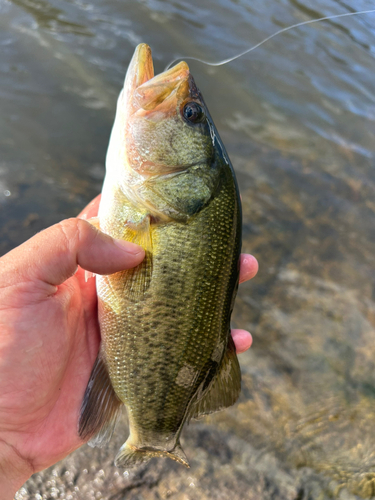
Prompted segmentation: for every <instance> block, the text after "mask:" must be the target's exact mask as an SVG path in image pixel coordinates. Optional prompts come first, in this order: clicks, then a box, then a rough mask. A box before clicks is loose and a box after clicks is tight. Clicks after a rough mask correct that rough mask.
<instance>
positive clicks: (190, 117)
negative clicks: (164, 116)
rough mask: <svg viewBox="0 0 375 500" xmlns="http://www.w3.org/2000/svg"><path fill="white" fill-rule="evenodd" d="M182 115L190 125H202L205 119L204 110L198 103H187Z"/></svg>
mask: <svg viewBox="0 0 375 500" xmlns="http://www.w3.org/2000/svg"><path fill="white" fill-rule="evenodd" d="M182 115H183V117H184V118H185V120H186V121H187V122H190V123H200V122H202V121H203V120H204V118H205V114H204V111H203V108H202V106H200V105H199V104H198V103H197V102H188V103H186V104H185V106H184V109H183V110H182Z"/></svg>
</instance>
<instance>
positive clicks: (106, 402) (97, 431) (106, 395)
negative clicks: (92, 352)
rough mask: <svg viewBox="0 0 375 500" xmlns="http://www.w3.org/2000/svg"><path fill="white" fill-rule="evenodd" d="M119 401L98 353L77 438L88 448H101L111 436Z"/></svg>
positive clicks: (82, 409) (83, 404) (82, 410)
mask: <svg viewBox="0 0 375 500" xmlns="http://www.w3.org/2000/svg"><path fill="white" fill-rule="evenodd" d="M121 405H122V403H121V401H120V400H119V398H118V397H117V396H116V393H115V391H114V390H113V387H112V384H111V381H110V378H109V375H108V370H107V367H106V366H105V364H104V362H103V359H102V358H101V355H100V353H99V354H98V357H97V358H96V361H95V365H94V368H93V369H92V372H91V376H90V380H89V383H88V384H87V387H86V392H85V395H84V398H83V402H82V406H81V416H80V419H79V431H78V432H79V436H80V437H81V438H82V439H83V440H86V439H88V438H91V439H90V442H89V444H90V446H99V447H101V446H103V445H104V444H106V443H107V442H108V441H109V440H110V439H111V436H112V434H113V431H114V428H115V425H116V420H117V416H118V414H119V411H120V409H121Z"/></svg>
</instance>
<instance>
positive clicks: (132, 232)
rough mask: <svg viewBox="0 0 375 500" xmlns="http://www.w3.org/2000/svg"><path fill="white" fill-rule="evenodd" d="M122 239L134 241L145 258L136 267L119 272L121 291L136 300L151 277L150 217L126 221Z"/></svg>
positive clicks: (148, 283) (147, 286)
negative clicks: (140, 248)
mask: <svg viewBox="0 0 375 500" xmlns="http://www.w3.org/2000/svg"><path fill="white" fill-rule="evenodd" d="M123 239H124V240H127V241H131V242H132V243H136V244H137V245H139V246H141V247H142V248H143V249H144V251H145V258H144V259H143V261H142V262H141V263H140V264H139V265H138V266H137V267H134V268H132V269H128V270H126V271H123V272H122V273H121V274H122V276H121V279H122V280H123V285H124V286H123V293H125V294H126V295H127V296H128V298H130V299H131V300H134V301H136V300H138V299H140V298H141V297H143V295H144V293H145V292H146V290H147V289H148V288H149V286H150V283H151V279H152V270H153V245H152V235H151V227H150V217H149V216H146V217H145V218H144V219H143V220H142V222H140V223H138V224H134V223H131V222H128V223H127V224H126V227H125V230H124V235H123Z"/></svg>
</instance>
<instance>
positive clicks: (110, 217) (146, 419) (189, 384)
mask: <svg viewBox="0 0 375 500" xmlns="http://www.w3.org/2000/svg"><path fill="white" fill-rule="evenodd" d="M106 168H107V170H106V178H105V181H104V186H103V194H102V199H101V203H100V209H99V223H100V229H101V230H102V231H104V232H105V233H107V234H109V235H111V236H112V237H114V238H122V239H124V240H128V241H132V242H134V243H137V244H138V245H141V246H142V247H143V248H144V249H145V253H146V256H145V259H144V261H143V262H142V263H141V264H140V265H139V266H137V267H136V268H134V269H130V270H126V271H122V272H118V273H115V274H112V275H110V276H97V278H96V279H97V292H98V302H99V322H100V329H101V336H102V343H101V348H100V352H99V355H98V358H97V360H96V363H95V366H94V368H93V371H92V373H91V378H90V380H89V383H88V386H87V389H86V392H85V396H84V400H83V403H82V408H81V416H80V422H79V434H80V436H81V437H82V438H83V439H88V438H91V441H90V443H89V444H91V445H93V446H103V445H104V444H105V443H107V441H108V440H109V439H110V437H111V435H112V433H113V430H114V426H115V423H116V419H117V416H118V414H119V410H120V408H121V407H122V405H125V407H126V410H127V414H128V419H129V429H130V435H129V437H128V439H127V441H126V442H125V444H124V445H123V446H122V447H121V449H120V451H119V453H118V455H117V457H116V459H115V464H116V465H117V466H119V467H131V466H134V465H137V464H140V463H142V462H146V461H148V460H149V459H151V458H152V457H159V456H165V457H169V458H172V459H174V460H176V461H178V462H180V463H182V464H184V465H186V466H187V467H188V466H189V464H188V461H187V458H186V456H185V454H184V452H183V450H182V448H181V445H180V441H179V437H180V433H181V430H182V427H183V425H184V423H185V422H186V421H188V420H190V419H191V418H197V417H199V416H201V415H206V414H209V413H213V412H215V411H218V410H221V409H223V408H226V407H228V406H230V405H232V404H233V403H234V402H235V401H236V399H237V398H238V395H239V392H240V386H241V375H240V368H239V364H238V360H237V356H236V353H235V348H234V344H233V340H232V337H231V335H230V316H231V312H232V309H233V303H234V297H235V294H236V291H237V286H238V276H239V254H240V247H241V206H240V199H239V192H238V187H237V183H236V179H235V175H234V172H233V168H232V166H231V164H230V161H229V159H228V156H227V153H226V151H225V148H224V146H223V144H222V142H221V140H220V138H219V136H218V133H217V131H216V128H215V126H214V124H213V121H212V119H211V117H210V114H209V112H208V110H207V107H206V105H205V103H204V100H203V98H202V95H201V93H200V92H199V90H198V88H197V87H196V85H195V82H194V79H193V77H192V75H191V74H190V71H189V68H188V66H187V64H186V63H185V62H181V63H179V64H177V65H176V66H174V67H173V68H171V69H170V70H168V71H166V72H164V73H161V74H160V75H158V76H154V70H153V63H152V57H151V50H150V48H149V47H148V46H147V45H146V44H141V45H139V46H138V47H137V49H136V51H135V54H134V56H133V59H132V61H131V63H130V66H129V69H128V72H127V75H126V79H125V85H124V88H123V90H122V92H121V94H120V96H119V99H118V104H117V113H116V119H115V123H114V126H113V130H112V134H111V139H110V144H109V149H108V153H107V162H106Z"/></svg>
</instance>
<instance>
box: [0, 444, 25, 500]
mask: <svg viewBox="0 0 375 500" xmlns="http://www.w3.org/2000/svg"><path fill="white" fill-rule="evenodd" d="M32 473H33V470H32V466H31V464H29V463H28V462H27V461H26V460H24V459H23V458H22V457H21V456H20V455H19V454H18V452H17V451H16V450H15V449H14V448H13V446H11V445H9V444H7V443H5V442H4V441H0V491H1V500H13V498H14V495H15V494H16V492H17V491H18V490H19V489H20V488H21V486H22V485H23V484H24V483H25V482H26V481H27V480H28V479H29V477H30V476H31V475H32Z"/></svg>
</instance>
